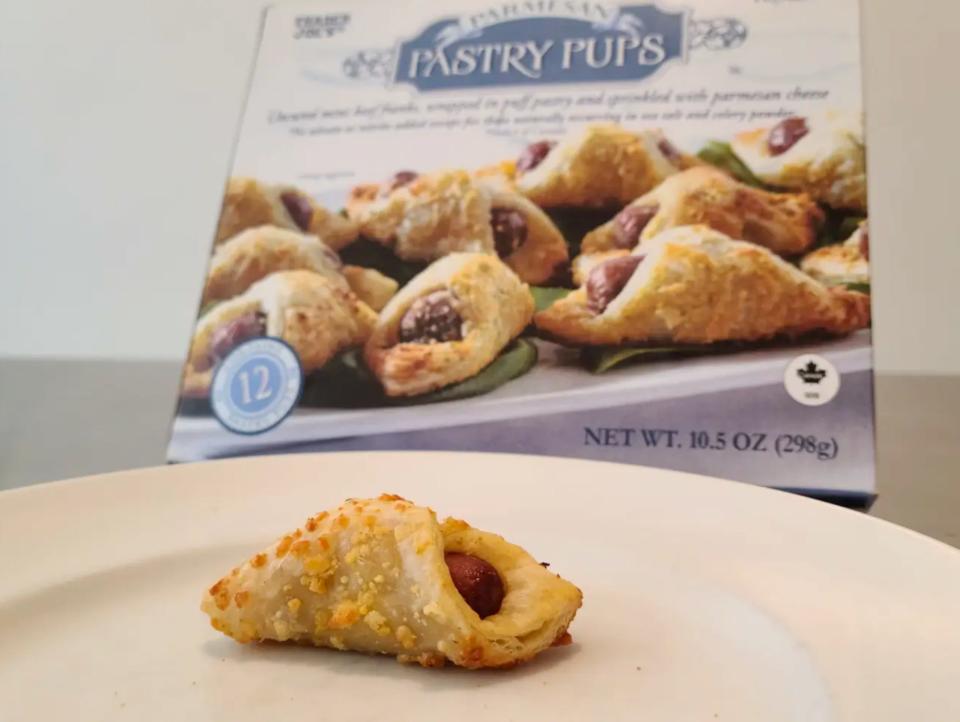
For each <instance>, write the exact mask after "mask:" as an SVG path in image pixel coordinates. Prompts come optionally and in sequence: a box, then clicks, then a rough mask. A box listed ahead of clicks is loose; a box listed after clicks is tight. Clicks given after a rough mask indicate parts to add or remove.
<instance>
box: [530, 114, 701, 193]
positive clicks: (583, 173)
mask: <svg viewBox="0 0 960 722" xmlns="http://www.w3.org/2000/svg"><path fill="white" fill-rule="evenodd" d="M665 151H669V152H665ZM699 163H700V161H699V160H698V159H697V158H695V157H693V156H689V155H686V154H683V153H680V152H678V151H676V150H675V149H673V147H672V146H671V145H670V144H669V141H668V140H667V139H666V137H665V136H664V135H663V133H662V132H661V131H659V130H644V131H639V132H632V131H629V130H625V129H624V128H621V127H619V126H616V125H602V124H598V125H590V126H587V127H585V128H582V129H580V130H578V131H575V132H574V133H572V134H571V135H570V136H568V137H567V138H565V139H563V140H561V141H560V142H559V143H558V144H557V145H556V146H555V147H554V148H553V149H551V150H550V152H549V153H548V154H547V155H546V157H545V158H544V159H543V161H542V162H541V163H540V164H539V165H537V166H536V167H535V168H533V169H531V170H528V171H526V172H519V171H517V173H516V187H517V190H519V191H520V192H521V193H523V194H524V195H525V196H526V197H527V198H529V199H530V200H532V201H533V202H534V203H536V204H537V205H539V206H541V207H543V208H553V207H557V206H587V207H606V206H622V205H625V204H627V203H629V202H630V201H632V200H634V199H635V198H638V197H639V196H642V195H643V194H644V193H646V192H648V191H650V190H651V189H653V188H654V187H656V186H657V185H659V184H660V183H661V182H663V181H664V180H665V179H666V178H668V177H669V176H671V175H673V174H674V173H677V172H679V171H681V170H684V169H686V168H690V167H693V166H695V165H699Z"/></svg>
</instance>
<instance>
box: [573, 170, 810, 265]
mask: <svg viewBox="0 0 960 722" xmlns="http://www.w3.org/2000/svg"><path fill="white" fill-rule="evenodd" d="M628 208H649V209H656V213H655V215H653V217H652V218H651V219H650V220H649V222H648V223H647V224H646V226H644V228H643V230H642V232H641V233H640V235H639V238H638V239H637V243H643V242H644V241H647V240H649V239H651V238H654V237H655V236H658V235H659V234H661V233H662V232H663V231H665V230H668V229H670V228H676V227H678V226H692V225H706V226H709V227H710V228H713V229H714V230H717V231H720V232H721V233H724V234H726V235H728V236H730V237H732V238H740V239H743V240H745V241H750V242H751V243H756V244H757V245H759V246H764V247H765V248H769V249H770V250H771V251H773V252H774V253H777V254H779V255H781V256H795V255H798V254H800V253H803V252H804V251H805V250H807V249H808V248H810V247H811V246H812V245H813V244H814V243H815V242H816V239H817V231H818V229H819V227H820V226H821V224H822V223H823V212H822V211H821V210H820V208H819V207H818V206H817V204H816V203H815V202H814V201H813V199H811V198H810V196H808V195H806V194H804V193H769V192H767V191H763V190H760V189H757V188H752V187H750V186H748V185H744V184H743V183H739V182H738V181H736V180H735V179H733V178H731V177H730V176H728V175H727V174H726V173H724V172H722V171H720V170H717V169H716V168H711V167H708V166H701V167H697V168H691V169H690V170H686V171H683V172H682V173H678V174H676V175H673V176H671V177H669V178H667V179H666V180H665V181H664V182H663V183H661V184H660V185H659V186H657V187H656V188H654V189H653V190H652V191H650V192H649V193H646V194H644V195H642V196H640V197H639V198H637V199H636V200H634V201H633V202H632V203H630V205H629V206H628ZM624 240H625V239H624V237H623V233H622V232H621V233H620V234H619V235H618V233H617V220H616V219H611V220H610V221H609V222H607V223H605V224H603V225H602V226H600V227H599V228H596V229H594V230H593V231H591V232H590V233H588V234H587V235H586V236H585V237H584V239H583V244H582V249H583V252H584V253H596V252H599V251H608V250H613V249H616V248H627V249H628V250H629V249H630V248H632V247H633V244H630V245H624V243H623V241H624Z"/></svg>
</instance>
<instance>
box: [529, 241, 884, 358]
mask: <svg viewBox="0 0 960 722" xmlns="http://www.w3.org/2000/svg"><path fill="white" fill-rule="evenodd" d="M634 254H635V255H642V256H643V257H644V258H643V260H642V262H640V264H639V265H638V266H637V268H636V269H635V270H634V272H633V274H632V275H631V276H630V278H629V280H628V281H627V283H626V285H625V286H624V287H623V288H622V289H621V290H620V291H619V293H618V294H617V295H616V297H615V298H613V300H612V301H611V302H610V303H609V305H607V306H606V308H605V309H604V310H603V311H602V312H600V313H597V312H595V311H593V310H591V308H590V306H589V304H588V294H587V287H586V286H583V287H581V288H579V289H578V290H576V291H574V292H573V293H571V294H570V295H568V296H566V297H565V298H563V299H560V300H559V301H557V302H555V303H554V304H553V305H551V306H550V307H549V308H547V309H546V310H544V311H542V312H540V313H538V314H537V315H536V317H535V319H534V322H535V323H536V325H537V327H538V328H539V329H540V330H541V331H542V332H544V333H546V334H548V335H550V336H552V337H554V338H556V339H558V340H561V341H563V342H566V343H570V344H573V345H619V344H624V343H646V342H658V343H659V342H674V343H688V344H707V343H713V342H716V341H733V340H737V341H756V340H761V339H767V338H772V337H776V336H787V337H789V336H798V335H802V334H805V333H808V332H812V331H823V332H826V333H831V334H836V335H842V334H846V333H850V332H851V331H854V330H856V329H859V328H864V327H865V326H867V325H868V324H869V322H870V299H869V297H868V296H866V295H865V294H862V293H856V292H852V291H847V290H845V289H839V288H831V289H828V288H827V287H826V286H824V285H823V284H821V283H819V282H817V281H815V280H814V279H812V278H810V277H809V276H807V275H806V274H805V273H803V272H802V271H800V270H799V269H798V268H796V267H794V266H792V265H790V264H789V263H787V262H786V261H784V260H783V259H781V258H780V257H779V256H777V255H775V254H773V253H771V252H770V251H769V250H767V249H766V248H763V247H761V246H757V245H755V244H752V243H747V242H745V241H738V240H733V239H731V238H729V237H727V236H725V235H723V234H722V233H719V232H717V231H714V230H712V229H710V228H707V227H706V226H685V227H681V228H675V229H672V230H669V231H666V232H665V233H664V234H662V235H661V236H658V237H657V238H655V239H652V240H651V241H650V242H649V244H646V245H644V246H640V247H638V248H637V249H636V250H635V251H634Z"/></svg>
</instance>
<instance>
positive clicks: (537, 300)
mask: <svg viewBox="0 0 960 722" xmlns="http://www.w3.org/2000/svg"><path fill="white" fill-rule="evenodd" d="M572 292H573V289H572V288H557V287H554V286H531V287H530V295H531V296H533V304H534V307H535V310H536V311H537V312H538V313H539V312H540V311H543V310H545V309H547V308H549V307H550V306H552V305H553V304H554V303H556V302H557V301H559V300H560V299H561V298H564V297H565V296H567V295H568V294H570V293H572Z"/></svg>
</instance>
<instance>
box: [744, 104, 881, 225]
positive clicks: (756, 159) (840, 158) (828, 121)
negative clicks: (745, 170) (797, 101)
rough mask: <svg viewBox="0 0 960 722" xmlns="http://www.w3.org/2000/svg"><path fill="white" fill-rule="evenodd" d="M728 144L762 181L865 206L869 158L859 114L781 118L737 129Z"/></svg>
mask: <svg viewBox="0 0 960 722" xmlns="http://www.w3.org/2000/svg"><path fill="white" fill-rule="evenodd" d="M731 145H732V147H733V150H734V152H735V153H736V154H737V155H738V156H739V157H740V159H741V160H742V161H743V162H744V163H746V165H747V166H748V167H749V168H750V170H751V171H753V173H754V175H756V176H757V177H758V178H760V180H762V181H763V182H764V183H769V184H770V185H774V186H778V187H780V188H787V189H790V190H798V191H805V192H806V193H809V194H810V195H811V196H813V197H814V198H815V199H816V200H818V201H820V202H822V203H825V204H827V205H828V206H831V207H833V208H846V209H850V210H855V211H861V212H865V211H866V209H867V170H866V168H867V161H866V151H865V149H864V143H863V118H862V116H861V115H859V114H852V113H841V112H830V113H825V114H822V115H819V116H815V117H810V118H801V117H792V118H785V119H784V120H782V121H780V122H779V123H777V124H776V125H775V126H773V127H772V128H758V129H756V130H751V131H747V132H744V133H740V134H739V135H737V136H736V137H735V138H734V140H733V143H732V144H731Z"/></svg>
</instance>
